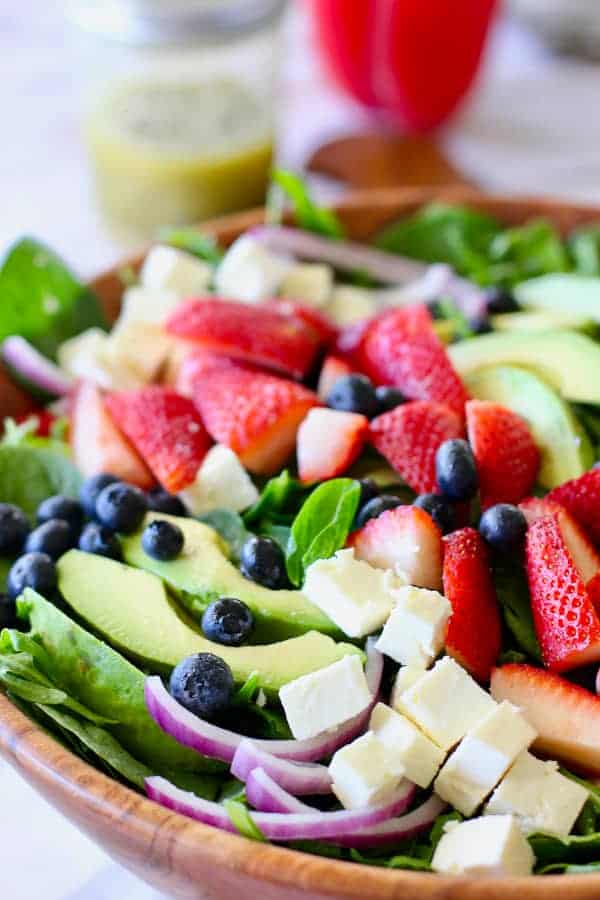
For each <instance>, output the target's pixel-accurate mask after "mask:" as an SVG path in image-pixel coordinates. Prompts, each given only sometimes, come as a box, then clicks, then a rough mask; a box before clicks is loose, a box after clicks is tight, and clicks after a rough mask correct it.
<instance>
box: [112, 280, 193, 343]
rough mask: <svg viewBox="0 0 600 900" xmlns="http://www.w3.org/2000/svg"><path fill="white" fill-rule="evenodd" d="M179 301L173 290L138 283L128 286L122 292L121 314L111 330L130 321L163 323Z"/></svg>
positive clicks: (179, 297) (179, 298)
mask: <svg viewBox="0 0 600 900" xmlns="http://www.w3.org/2000/svg"><path fill="white" fill-rule="evenodd" d="M180 303H181V296H180V295H179V294H177V293H175V291H165V290H160V291H159V290H157V289H156V288H148V287H144V286H143V285H140V284H136V285H134V286H133V287H129V288H127V290H126V291H125V293H124V294H123V300H122V303H121V314H120V315H119V318H118V319H117V321H116V322H115V326H114V328H113V332H114V331H115V330H116V331H118V330H119V329H120V328H122V327H123V326H124V325H129V324H130V323H132V322H145V323H147V324H148V325H163V324H164V323H165V321H166V320H167V319H168V318H169V316H170V315H171V313H172V312H173V311H174V310H176V309H177V307H178V306H179V305H180Z"/></svg>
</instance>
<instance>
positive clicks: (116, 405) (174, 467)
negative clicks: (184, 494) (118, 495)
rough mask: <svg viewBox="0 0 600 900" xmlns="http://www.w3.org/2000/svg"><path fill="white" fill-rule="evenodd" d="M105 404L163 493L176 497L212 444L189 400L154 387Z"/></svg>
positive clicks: (120, 395)
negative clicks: (163, 490) (158, 483)
mask: <svg viewBox="0 0 600 900" xmlns="http://www.w3.org/2000/svg"><path fill="white" fill-rule="evenodd" d="M106 403H107V407H108V409H109V411H110V414H111V416H112V417H113V419H114V420H115V422H116V423H117V425H118V426H119V428H121V430H122V431H123V433H124V434H125V435H126V436H127V438H128V439H129V440H130V441H131V443H132V444H133V445H134V447H135V448H136V450H137V451H138V453H140V454H141V456H142V457H143V459H144V460H145V462H146V463H147V465H148V466H149V467H150V469H151V470H152V472H153V474H154V476H155V478H156V479H157V480H158V481H159V482H160V483H161V485H162V486H163V488H165V490H167V491H169V492H170V493H172V494H177V493H178V492H179V491H181V490H183V489H184V488H186V487H189V485H190V484H192V482H193V481H194V479H195V478H196V475H197V474H198V469H199V468H200V465H201V464H202V461H203V460H204V457H205V456H206V454H207V453H208V451H209V449H210V445H211V441H210V438H209V436H208V434H207V433H206V429H205V428H204V425H203V424H202V419H201V418H200V416H199V414H198V411H197V409H196V407H195V406H194V404H193V403H192V401H191V400H190V399H189V398H188V397H182V396H181V395H180V394H177V393H176V392H175V391H174V390H172V389H171V388H168V387H159V386H158V385H153V386H150V387H146V388H142V389H141V390H138V391H128V392H123V393H116V394H111V395H110V396H109V397H108V398H107V401H106Z"/></svg>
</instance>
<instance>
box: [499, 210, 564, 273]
mask: <svg viewBox="0 0 600 900" xmlns="http://www.w3.org/2000/svg"><path fill="white" fill-rule="evenodd" d="M490 260H491V262H492V263H501V264H502V265H503V266H505V267H506V274H505V280H507V277H506V276H508V275H509V273H510V269H511V268H512V269H513V270H514V271H513V272H512V273H510V278H509V279H508V280H510V281H512V282H514V281H523V280H525V279H527V278H533V277H535V276H536V275H545V274H547V273H549V272H566V271H568V269H569V268H570V263H569V257H568V254H567V251H566V249H565V246H564V244H563V242H562V239H561V237H560V235H559V233H558V231H557V230H556V228H555V227H554V225H553V224H552V223H551V222H548V221H546V220H545V219H533V220H532V221H531V222H527V223H526V224H525V225H519V226H517V227H515V228H507V229H506V230H505V231H503V232H501V233H500V234H498V235H496V237H495V238H494V240H493V241H492V243H491V246H490Z"/></svg>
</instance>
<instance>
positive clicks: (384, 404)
mask: <svg viewBox="0 0 600 900" xmlns="http://www.w3.org/2000/svg"><path fill="white" fill-rule="evenodd" d="M375 396H376V397H377V402H378V404H379V412H380V413H385V412H391V411H392V410H393V409H396V407H397V406H402V404H403V403H406V397H405V396H404V394H403V393H402V391H399V390H398V388H395V387H390V385H389V384H380V385H379V387H378V388H375Z"/></svg>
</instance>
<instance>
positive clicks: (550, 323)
mask: <svg viewBox="0 0 600 900" xmlns="http://www.w3.org/2000/svg"><path fill="white" fill-rule="evenodd" d="M490 322H491V324H492V328H493V329H494V331H554V330H556V329H558V328H568V329H570V330H571V331H583V332H584V333H585V334H591V335H592V336H593V335H594V334H595V333H596V332H597V330H598V328H597V324H596V322H594V321H593V319H591V318H590V317H589V316H577V315H574V314H573V313H568V312H558V311H556V312H555V311H552V312H550V311H548V312H546V311H545V310H531V312H512V313H498V314H497V315H495V316H491V317H490Z"/></svg>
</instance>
